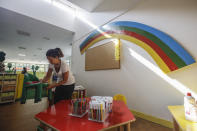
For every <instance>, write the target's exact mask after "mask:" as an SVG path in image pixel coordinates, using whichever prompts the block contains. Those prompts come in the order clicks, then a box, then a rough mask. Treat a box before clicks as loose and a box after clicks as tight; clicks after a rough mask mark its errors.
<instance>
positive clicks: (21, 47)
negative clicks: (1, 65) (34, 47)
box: [18, 46, 26, 50]
mask: <svg viewBox="0 0 197 131" xmlns="http://www.w3.org/2000/svg"><path fill="white" fill-rule="evenodd" d="M18 48H19V49H22V50H25V49H26V48H25V47H23V46H19V47H18Z"/></svg>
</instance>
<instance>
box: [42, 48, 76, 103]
mask: <svg viewBox="0 0 197 131" xmlns="http://www.w3.org/2000/svg"><path fill="white" fill-rule="evenodd" d="M46 56H47V59H48V61H49V63H50V64H49V69H48V72H47V74H46V76H45V77H44V79H43V80H42V82H43V83H44V82H47V81H48V80H49V79H50V78H51V75H52V72H54V73H55V75H56V76H57V82H56V83H53V84H51V85H49V86H48V87H47V88H48V89H51V88H54V87H56V89H55V96H54V104H55V103H57V102H58V101H60V100H67V99H71V97H72V93H73V91H74V86H75V79H74V77H73V75H72V72H71V71H70V69H69V66H68V65H67V64H66V63H65V62H64V61H62V60H61V57H64V55H63V53H62V51H61V49H60V48H55V49H49V50H48V51H47V53H46Z"/></svg>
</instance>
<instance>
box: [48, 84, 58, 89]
mask: <svg viewBox="0 0 197 131" xmlns="http://www.w3.org/2000/svg"><path fill="white" fill-rule="evenodd" d="M54 87H56V83H54V84H50V85H49V86H48V87H47V89H52V88H54Z"/></svg>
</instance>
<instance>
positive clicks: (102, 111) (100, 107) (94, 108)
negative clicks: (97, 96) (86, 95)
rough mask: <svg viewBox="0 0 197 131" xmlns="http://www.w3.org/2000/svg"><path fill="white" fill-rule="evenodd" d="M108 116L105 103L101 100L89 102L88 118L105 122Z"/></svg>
mask: <svg viewBox="0 0 197 131" xmlns="http://www.w3.org/2000/svg"><path fill="white" fill-rule="evenodd" d="M107 116H108V112H107V111H106V108H105V103H104V102H103V101H100V100H91V101H90V102H89V110H88V120H91V121H96V122H104V121H105V119H106V118H107Z"/></svg>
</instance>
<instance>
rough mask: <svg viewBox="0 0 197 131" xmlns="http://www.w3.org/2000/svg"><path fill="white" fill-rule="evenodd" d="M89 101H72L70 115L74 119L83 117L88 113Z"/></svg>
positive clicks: (83, 99)
mask: <svg viewBox="0 0 197 131" xmlns="http://www.w3.org/2000/svg"><path fill="white" fill-rule="evenodd" d="M88 105H89V99H87V98H81V99H72V100H71V107H70V114H69V115H71V116H75V117H83V116H84V115H85V114H86V113H87V112H88Z"/></svg>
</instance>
